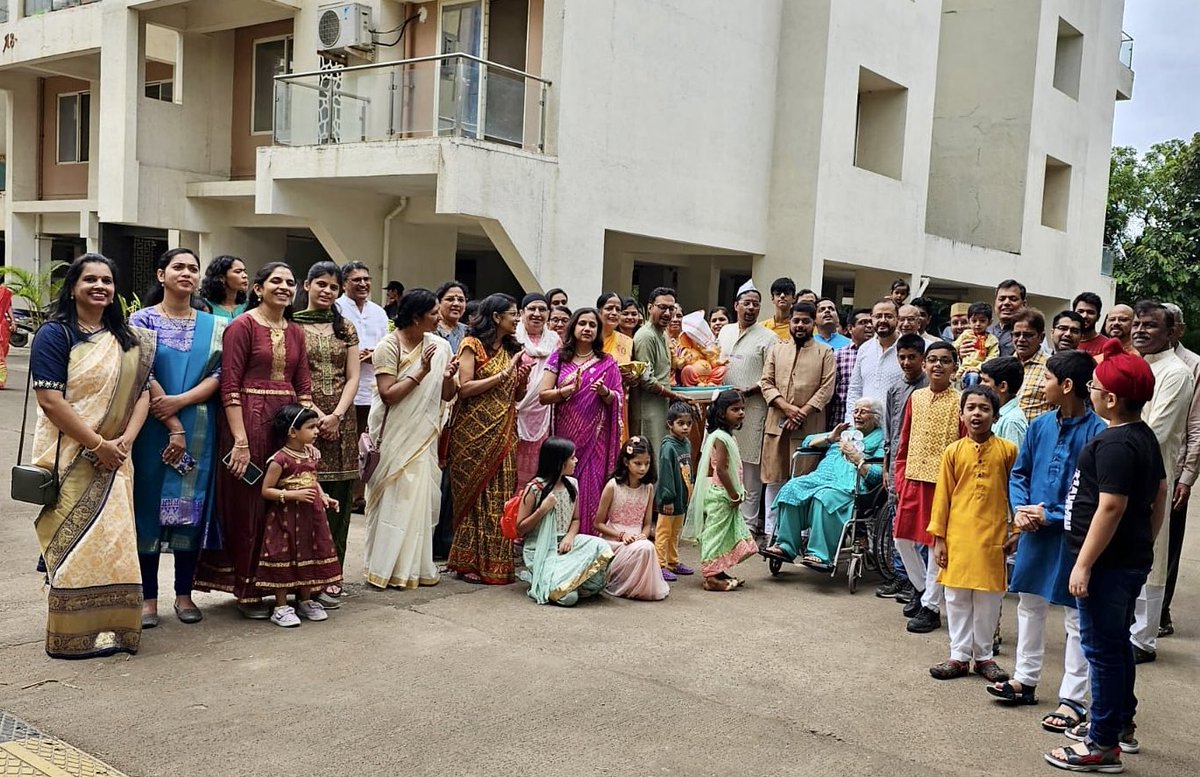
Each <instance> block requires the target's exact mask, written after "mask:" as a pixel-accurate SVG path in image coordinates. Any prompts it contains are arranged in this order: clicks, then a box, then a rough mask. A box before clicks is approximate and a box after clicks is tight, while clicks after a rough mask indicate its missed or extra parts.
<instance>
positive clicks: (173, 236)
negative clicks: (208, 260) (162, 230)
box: [167, 229, 200, 256]
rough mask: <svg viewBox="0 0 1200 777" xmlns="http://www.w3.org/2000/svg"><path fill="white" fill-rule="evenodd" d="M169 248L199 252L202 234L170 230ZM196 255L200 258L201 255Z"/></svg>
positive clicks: (183, 230) (168, 236) (168, 234)
mask: <svg viewBox="0 0 1200 777" xmlns="http://www.w3.org/2000/svg"><path fill="white" fill-rule="evenodd" d="M167 246H168V247H169V248H189V249H191V250H192V251H199V250H200V233H199V232H190V231H188V230H186V229H168V230H167ZM196 255H197V256H199V254H196Z"/></svg>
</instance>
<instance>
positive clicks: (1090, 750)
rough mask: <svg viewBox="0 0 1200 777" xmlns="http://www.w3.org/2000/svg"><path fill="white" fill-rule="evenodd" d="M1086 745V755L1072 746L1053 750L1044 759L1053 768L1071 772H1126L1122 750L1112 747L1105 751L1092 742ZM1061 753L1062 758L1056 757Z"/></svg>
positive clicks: (1085, 743)
mask: <svg viewBox="0 0 1200 777" xmlns="http://www.w3.org/2000/svg"><path fill="white" fill-rule="evenodd" d="M1084 745H1085V746H1086V747H1087V752H1086V753H1080V752H1079V751H1077V750H1076V749H1075V747H1076V746H1075V745H1071V746H1069V747H1060V748H1058V749H1056V750H1051V751H1050V752H1049V753H1046V754H1045V755H1044V756H1043V757H1044V758H1045V759H1046V763H1048V764H1050V765H1051V766H1056V767H1058V768H1059V769H1066V770H1067V771H1071V772H1103V773H1107V774H1117V773H1119V772H1123V771H1125V765H1124V764H1123V763H1121V748H1119V747H1112V748H1108V749H1105V748H1103V747H1099V746H1098V745H1096V744H1094V743H1092V742H1084ZM1060 752H1061V753H1062V755H1061V756H1059V755H1056V753H1060Z"/></svg>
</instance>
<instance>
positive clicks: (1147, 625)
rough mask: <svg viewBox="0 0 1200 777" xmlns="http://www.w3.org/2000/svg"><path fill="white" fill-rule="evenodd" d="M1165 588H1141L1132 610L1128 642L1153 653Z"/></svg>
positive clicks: (1155, 586)
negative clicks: (1131, 623)
mask: <svg viewBox="0 0 1200 777" xmlns="http://www.w3.org/2000/svg"><path fill="white" fill-rule="evenodd" d="M1166 592H1167V589H1166V586H1161V585H1150V584H1149V583H1146V584H1145V585H1144V586H1142V592H1141V593H1140V594H1138V598H1137V605H1136V606H1135V607H1134V610H1133V625H1132V626H1130V627H1129V636H1130V640H1129V641H1130V642H1132V643H1133V644H1134V645H1136V646H1137V647H1140V648H1141V649H1142V650H1148V651H1150V652H1151V653H1153V652H1154V651H1155V650H1156V649H1157V648H1158V626H1159V622H1160V621H1161V620H1162V611H1163V597H1164V596H1165V595H1166Z"/></svg>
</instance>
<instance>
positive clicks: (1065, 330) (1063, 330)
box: [1054, 326, 1083, 335]
mask: <svg viewBox="0 0 1200 777" xmlns="http://www.w3.org/2000/svg"><path fill="white" fill-rule="evenodd" d="M1054 331H1055V332H1058V333H1060V334H1064V335H1065V334H1075V335H1079V334H1083V333H1082V332H1080V331H1079V329H1078V328H1076V327H1073V326H1056V327H1054Z"/></svg>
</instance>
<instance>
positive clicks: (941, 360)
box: [925, 356, 954, 366]
mask: <svg viewBox="0 0 1200 777" xmlns="http://www.w3.org/2000/svg"><path fill="white" fill-rule="evenodd" d="M925 363H926V364H947V365H951V366H953V365H954V357H953V356H926V357H925Z"/></svg>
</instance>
